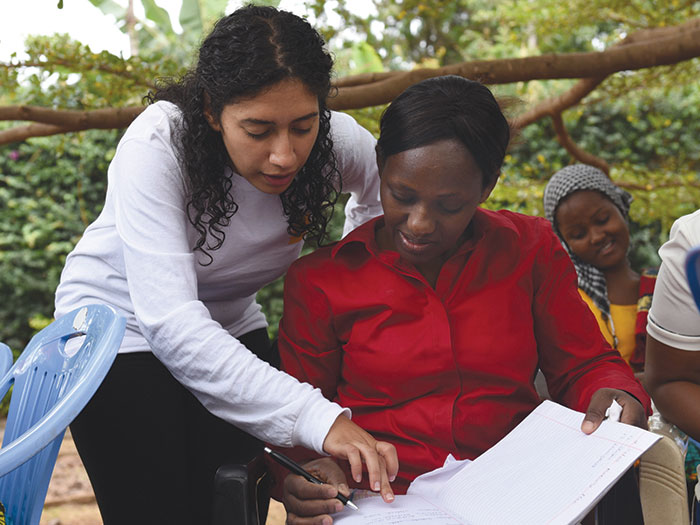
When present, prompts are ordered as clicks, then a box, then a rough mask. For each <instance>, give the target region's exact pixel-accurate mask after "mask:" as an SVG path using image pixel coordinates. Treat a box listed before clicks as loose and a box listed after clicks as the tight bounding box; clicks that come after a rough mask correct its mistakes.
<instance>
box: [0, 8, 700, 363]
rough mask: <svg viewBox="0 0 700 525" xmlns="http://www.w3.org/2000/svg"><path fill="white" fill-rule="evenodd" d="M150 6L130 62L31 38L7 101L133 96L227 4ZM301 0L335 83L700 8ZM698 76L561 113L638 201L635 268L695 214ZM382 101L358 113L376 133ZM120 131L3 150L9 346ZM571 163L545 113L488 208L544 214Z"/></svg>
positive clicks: (179, 62)
mask: <svg viewBox="0 0 700 525" xmlns="http://www.w3.org/2000/svg"><path fill="white" fill-rule="evenodd" d="M91 1H92V2H93V4H95V5H97V6H98V7H100V8H101V9H103V10H104V11H105V12H111V13H115V14H117V16H118V17H119V16H122V17H123V8H122V7H120V6H119V5H118V4H114V3H113V2H111V0H91ZM143 3H144V5H145V7H146V8H147V9H146V12H147V16H146V19H145V20H143V21H141V22H139V24H138V25H137V28H136V29H137V34H138V35H139V39H138V42H139V50H138V54H137V55H135V56H134V57H132V58H129V59H128V60H124V59H123V58H121V57H116V56H114V55H111V54H109V53H106V52H103V53H92V52H91V51H90V49H89V48H87V47H86V46H84V45H83V44H80V43H79V42H75V41H72V40H71V39H70V38H69V37H68V36H66V35H55V36H37V37H32V38H30V39H29V40H28V42H27V46H26V51H27V54H28V58H27V59H22V60H19V59H17V58H16V57H15V58H13V61H11V63H10V64H8V65H5V67H0V105H8V104H17V103H26V104H36V105H43V106H49V107H61V108H70V109H81V108H98V107H109V106H113V107H117V106H120V105H128V104H137V103H140V101H141V99H142V97H143V96H144V95H145V94H146V93H147V91H148V90H149V89H150V88H151V87H152V86H153V83H154V81H155V79H156V78H157V77H168V76H176V75H179V74H180V73H181V72H182V71H183V70H184V68H185V67H186V66H187V65H188V64H189V62H190V61H191V57H192V53H193V49H194V48H195V47H196V43H197V41H198V39H199V38H200V37H201V35H202V32H203V31H205V30H206V29H207V28H208V27H209V25H210V24H211V21H212V20H213V19H215V18H216V17H217V16H218V15H217V13H220V12H221V10H222V9H223V5H225V2H221V1H220V0H201V1H197V0H185V1H184V2H183V9H182V11H181V13H180V23H181V24H182V25H183V27H184V28H185V34H186V37H185V38H183V37H181V36H180V35H177V34H176V33H175V32H174V31H173V29H172V23H171V21H170V19H169V18H168V17H167V13H164V11H163V10H161V9H160V8H158V6H157V5H156V4H155V3H154V2H153V0H149V1H144V2H143ZM266 3H268V4H269V3H272V4H276V3H277V2H266ZM306 4H307V12H308V13H309V14H310V15H311V16H313V17H315V21H316V25H317V27H319V28H320V29H321V30H322V31H323V32H324V34H325V35H326V36H327V38H328V39H329V42H331V47H332V50H333V52H334V54H335V55H336V64H337V70H338V72H337V74H338V76H344V75H347V74H355V73H361V72H369V71H381V70H389V69H407V68H411V67H414V66H418V65H419V66H422V67H437V66H440V65H443V64H449V63H454V62H459V61H464V60H470V59H485V58H503V57H514V56H525V55H532V54H539V53H547V52H571V51H586V50H591V49H595V47H594V43H597V44H596V45H599V46H605V45H609V44H610V43H612V42H614V41H615V39H616V38H619V37H620V35H621V34H623V33H624V32H628V31H633V30H636V29H640V28H643V27H656V26H662V25H672V24H677V23H680V22H683V21H685V20H687V19H689V18H691V17H693V16H698V15H699V14H700V2H693V1H684V2H681V1H680V0H671V1H670V2H667V3H663V4H664V6H659V5H657V4H658V2H653V1H651V0H649V1H647V0H637V1H635V2H633V3H628V2H617V1H613V0H607V1H604V0H586V1H585V2H584V1H583V0H571V1H570V2H567V3H566V5H564V4H561V2H555V1H554V0H533V1H532V2H517V1H515V0H499V1H495V2H492V1H486V0H459V1H447V0H433V1H431V2H424V1H417V0H404V1H403V2H401V3H398V2H390V1H388V0H387V1H383V0H382V1H380V0H375V1H374V2H373V4H374V6H375V12H374V13H373V14H371V15H370V16H356V15H354V14H353V12H352V11H351V10H349V9H348V5H349V4H350V3H349V2H345V1H343V0H339V2H338V5H337V8H336V12H337V13H339V14H340V15H341V23H340V25H338V24H336V25H331V24H330V23H329V22H328V18H329V17H328V12H327V9H328V8H327V5H328V3H324V2H321V1H307V2H306ZM120 9H121V11H120ZM120 13H121V14H120ZM574 14H575V16H574ZM377 23H379V24H380V29H381V30H380V31H377V30H376V27H377V26H376V24H377ZM372 24H375V25H372ZM349 28H351V29H352V34H351V35H350V37H348V36H347V30H348V29H349ZM373 28H374V29H373ZM124 29H126V28H124ZM29 65H32V66H35V67H32V68H29V67H27V66H29ZM37 66H38V67H37ZM699 70H700V66H699V63H698V60H692V61H688V62H685V63H683V64H680V65H678V66H674V67H663V68H655V69H654V70H649V71H641V72H635V73H632V72H625V73H624V74H619V75H615V76H613V77H611V78H610V79H608V80H606V81H605V82H604V83H603V85H602V86H600V87H599V88H598V89H597V90H596V91H595V92H594V93H593V94H592V95H591V96H589V97H588V98H587V99H586V100H585V101H584V104H583V105H580V106H578V107H577V108H576V109H573V110H570V111H567V112H566V113H565V115H564V118H565V123H566V125H567V129H568V131H569V133H570V135H571V136H572V138H573V140H574V141H575V142H576V143H577V144H579V145H580V146H581V147H582V148H584V149H585V150H587V151H589V152H592V153H594V154H596V155H598V156H600V157H602V158H604V159H606V160H607V161H608V162H609V163H610V164H611V166H612V167H613V169H612V174H611V175H612V178H613V180H615V181H616V182H618V183H620V184H623V185H625V186H626V187H628V188H629V190H630V191H631V193H632V194H633V195H634V197H635V202H634V203H633V205H632V210H631V218H632V236H633V241H634V246H633V251H632V255H631V257H632V260H633V264H634V265H635V267H637V268H641V267H644V266H653V265H656V264H658V256H657V255H656V250H657V249H658V247H659V245H660V244H661V243H662V242H663V241H664V240H665V239H666V236H667V232H668V229H669V228H670V225H671V223H672V222H673V220H675V219H676V218H677V217H679V216H681V215H684V214H686V213H689V212H691V211H693V210H695V209H697V208H698V207H700V179H699V174H700V118H699V117H700V114H699V113H700V88H699V87H698V85H697V82H696V80H695V79H696V78H697V75H698V73H699V72H700V71H699ZM572 84H573V82H572V81H549V82H531V83H527V84H514V85H508V86H498V87H496V88H494V91H495V92H496V94H497V95H499V96H504V97H505V96H508V97H510V96H516V97H518V98H519V99H520V100H522V101H523V104H522V106H523V107H521V108H520V109H523V108H524V107H525V106H531V105H533V104H535V103H536V102H537V101H539V100H543V99H545V98H548V97H550V96H552V95H553V94H557V93H560V92H562V91H564V90H565V89H567V87H569V86H571V85H572ZM382 109H383V108H382V107H374V108H367V109H363V110H359V111H353V112H351V113H352V114H353V116H355V118H357V119H358V121H360V123H361V124H363V125H364V126H365V127H367V128H368V129H370V130H371V131H372V132H373V133H375V134H376V132H377V121H378V118H379V115H380V114H381V111H382ZM517 110H518V108H515V110H514V111H515V112H517ZM5 125H9V124H5ZM0 127H2V125H0ZM120 135H121V132H119V131H89V132H81V133H72V134H66V135H59V136H54V137H46V138H36V139H31V140H29V141H27V142H23V143H18V144H11V145H7V146H2V147H0V296H1V297H3V299H4V300H3V302H2V304H0V341H4V342H6V343H8V344H9V345H10V346H11V347H12V348H14V349H15V350H19V349H21V348H23V347H24V345H25V344H26V342H27V341H28V339H29V338H30V337H31V335H32V334H33V333H34V332H35V331H36V330H38V329H40V328H41V327H43V326H45V325H46V324H47V323H48V322H50V320H51V317H52V312H53V293H54V290H55V288H56V285H57V283H58V279H59V276H60V272H61V269H62V267H63V264H64V262H65V257H66V255H67V254H68V253H69V252H70V250H71V249H72V247H73V246H74V245H75V243H76V242H77V241H78V239H79V238H80V236H81V234H82V232H83V230H84V229H85V227H86V226H87V225H88V224H89V223H90V222H91V221H92V220H93V219H94V218H95V217H96V216H97V214H99V212H100V210H101V207H102V205H103V200H104V194H105V190H106V187H105V185H106V171H107V166H108V164H109V162H110V160H111V158H112V156H113V154H114V150H115V147H116V144H117V142H118V140H119V137H120ZM571 162H572V160H571V158H570V157H569V155H568V154H567V153H566V152H565V151H564V150H563V148H561V146H559V144H558V143H557V141H556V139H555V133H554V130H553V128H552V126H551V124H550V122H549V121H547V120H543V121H541V122H538V123H537V124H535V125H532V126H529V127H527V128H526V129H524V130H523V131H522V133H521V135H520V136H519V137H518V138H517V140H516V142H515V143H514V144H513V146H512V148H511V150H510V151H509V154H508V157H507V159H506V164H505V166H504V170H503V175H502V178H501V180H500V182H499V184H498V186H497V187H496V190H495V191H494V193H493V195H492V197H491V198H490V200H489V201H488V202H487V204H486V205H487V206H488V207H491V208H508V209H511V210H515V211H520V212H523V213H529V214H535V215H541V214H542V192H543V189H544V185H545V184H546V181H547V179H548V178H549V177H550V176H551V175H552V174H553V173H554V172H555V171H556V170H557V169H559V168H561V167H563V166H565V165H567V164H569V163H571ZM336 211H337V213H336V214H335V217H334V220H333V226H332V230H333V232H334V233H333V235H334V236H335V238H338V237H339V236H340V232H341V230H342V221H343V214H342V203H341V204H339V206H338V208H337V210H336ZM310 249H313V248H312V247H308V246H307V247H306V248H305V250H306V251H308V250H310ZM281 290H282V280H278V281H276V282H274V283H272V284H270V285H269V286H267V287H266V288H264V289H263V290H261V291H260V293H259V294H258V298H259V301H260V302H261V304H262V305H263V308H264V310H265V312H266V313H267V315H268V320H269V322H270V333H271V335H273V336H274V335H275V334H276V330H277V322H278V320H279V316H280V313H281V311H282V297H281Z"/></svg>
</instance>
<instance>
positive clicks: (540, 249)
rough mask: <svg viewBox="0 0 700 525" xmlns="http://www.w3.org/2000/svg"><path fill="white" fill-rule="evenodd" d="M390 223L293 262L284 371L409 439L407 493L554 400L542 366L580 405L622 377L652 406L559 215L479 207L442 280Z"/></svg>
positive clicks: (283, 330) (384, 433) (373, 427)
mask: <svg viewBox="0 0 700 525" xmlns="http://www.w3.org/2000/svg"><path fill="white" fill-rule="evenodd" d="M381 221H382V218H381V217H379V218H377V219H375V220H373V221H370V222H369V223H367V224H365V225H363V226H361V227H359V228H358V229H356V230H355V231H354V232H352V233H351V234H350V235H348V236H347V237H346V238H345V239H343V240H342V241H340V242H338V243H336V244H334V245H332V246H330V247H326V248H322V249H319V250H317V251H315V252H314V253H312V254H310V255H308V256H306V257H303V258H301V259H299V260H298V261H297V262H295V263H294V264H293V265H292V267H291V268H290V270H289V271H288V273H287V277H286V281H285V292H284V317H283V319H282V321H281V323H280V330H279V349H280V353H281V358H282V364H283V368H284V370H286V371H287V372H289V373H290V374H292V375H294V376H295V377H297V378H299V379H300V380H302V381H307V382H309V383H311V384H313V385H316V386H318V387H319V388H321V389H322V391H323V393H324V395H325V396H326V397H327V398H329V399H332V400H334V401H336V402H337V403H339V404H340V405H342V406H344V407H349V408H350V409H352V413H353V421H355V422H356V423H357V424H358V425H360V426H361V427H363V428H364V429H366V430H367V431H369V432H370V433H372V435H374V437H375V438H376V439H379V440H385V441H388V442H391V443H393V444H394V445H395V446H396V449H397V452H398V455H399V462H400V472H399V477H398V478H397V481H396V483H394V484H393V487H394V490H396V491H397V493H401V492H405V490H406V488H407V486H408V484H409V483H410V481H412V480H413V479H414V478H415V477H416V476H418V475H420V474H422V473H424V472H427V471H429V470H432V469H435V468H437V467H440V466H442V464H443V462H444V460H445V458H446V456H447V454H450V453H451V454H452V455H453V456H455V457H457V458H459V459H462V458H475V457H476V456H478V455H479V454H481V453H482V452H484V451H485V450H487V449H488V448H489V447H491V446H492V445H494V444H495V443H496V442H497V441H498V440H500V439H501V438H502V437H503V436H505V435H506V434H507V433H508V432H509V431H510V430H511V429H512V428H513V427H514V426H515V425H517V424H518V423H519V422H520V421H521V420H522V419H523V418H524V417H525V416H526V415H527V414H528V413H529V412H530V411H532V410H533V409H534V408H535V407H536V406H537V405H538V404H539V402H540V399H539V397H538V395H537V393H536V391H535V387H534V385H533V380H534V378H535V374H536V372H537V369H538V368H541V369H542V371H543V373H544V374H545V377H546V379H547V384H548V387H549V391H550V394H551V395H552V398H553V399H554V400H556V401H558V402H560V403H562V404H564V405H566V406H569V407H571V408H573V409H576V410H580V411H585V410H586V408H587V406H588V403H589V401H590V398H591V395H592V394H593V393H594V392H595V391H596V390H597V389H599V388H602V387H612V388H618V389H621V390H625V391H627V392H629V393H630V394H632V395H634V396H635V397H636V398H637V399H639V400H640V401H641V402H642V404H643V405H644V407H645V408H646V410H647V411H649V410H650V401H649V397H648V395H647V394H646V392H645V391H644V389H643V388H642V386H641V385H640V384H639V383H638V382H637V381H636V380H635V379H634V377H633V375H632V371H631V370H630V368H629V366H628V365H627V364H626V363H625V362H624V361H623V360H622V359H621V358H620V355H619V354H618V353H617V352H616V351H614V350H613V349H612V348H610V346H608V344H607V343H606V342H605V340H604V339H603V337H602V336H601V334H600V330H599V329H598V325H597V324H596V321H595V319H594V318H593V315H592V314H591V312H590V311H589V309H588V307H587V306H586V304H585V303H584V302H583V301H582V299H581V297H580V296H579V293H578V290H577V285H576V273H575V270H574V267H573V265H572V264H571V261H570V259H569V257H568V255H567V254H566V252H565V251H564V250H563V248H562V247H561V244H560V242H559V240H558V239H557V237H556V236H555V235H554V234H553V233H552V230H551V227H550V225H549V223H548V222H547V221H546V220H544V219H541V218H537V217H529V216H525V215H521V214H517V213H512V212H508V211H500V212H492V211H486V210H481V209H479V210H477V212H476V214H475V216H474V218H473V220H472V223H471V225H470V230H471V232H470V233H471V236H470V238H469V239H468V240H467V241H466V242H465V243H464V244H463V245H462V246H461V247H460V248H459V249H458V251H457V252H456V253H455V254H454V255H453V256H452V257H451V258H450V259H449V260H447V261H446V262H445V264H444V266H443V268H442V270H441V272H440V275H439V277H438V280H437V283H436V286H435V288H434V289H433V288H432V287H431V286H430V285H429V284H428V283H427V281H426V280H425V279H424V278H423V277H422V276H421V274H420V273H419V272H418V271H417V270H416V269H415V268H414V267H412V266H409V265H407V264H405V263H403V262H402V261H401V260H400V259H399V255H398V253H396V252H393V251H386V250H381V249H380V248H379V247H378V246H377V243H376V241H375V229H376V228H377V226H378V225H380V224H381ZM348 479H349V480H351V479H352V478H351V477H348ZM365 483H366V479H365Z"/></svg>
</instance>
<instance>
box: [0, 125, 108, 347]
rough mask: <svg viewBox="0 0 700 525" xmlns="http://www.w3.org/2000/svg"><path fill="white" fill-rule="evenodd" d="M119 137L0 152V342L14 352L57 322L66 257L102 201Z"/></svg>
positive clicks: (63, 139) (60, 139)
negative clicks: (58, 288)
mask: <svg viewBox="0 0 700 525" xmlns="http://www.w3.org/2000/svg"><path fill="white" fill-rule="evenodd" d="M118 137H119V133H118V132H116V131H91V132H85V133H80V134H69V135H62V136H57V137H50V138H41V139H34V140H32V141H31V142H29V143H22V144H20V145H14V146H12V145H11V146H3V147H1V148H0V297H2V298H3V302H2V305H1V306H0V341H3V342H5V343H6V344H8V345H9V346H10V348H12V349H13V350H14V351H15V352H16V353H17V352H19V351H20V350H21V349H22V348H24V346H25V345H26V343H27V342H28V341H29V339H30V338H31V336H32V335H33V334H34V333H35V332H36V331H37V330H39V329H41V328H43V327H44V326H46V325H47V324H48V323H49V322H51V320H52V319H53V299H54V292H55V289H56V286H57V285H58V281H59V277H60V273H61V270H62V268H63V265H64V263H65V259H66V255H67V254H68V253H69V252H70V251H71V250H72V249H73V247H74V245H75V243H76V242H77V241H78V239H79V238H80V236H81V235H82V232H83V230H84V229H85V227H86V226H87V224H89V223H90V222H91V221H92V220H93V219H94V218H95V217H96V216H97V214H98V213H99V212H100V210H101V209H102V205H103V203H104V196H105V190H106V183H107V176H106V174H107V166H108V164H109V161H110V160H111V159H112V156H113V155H114V148H115V146H116V144H117V141H118Z"/></svg>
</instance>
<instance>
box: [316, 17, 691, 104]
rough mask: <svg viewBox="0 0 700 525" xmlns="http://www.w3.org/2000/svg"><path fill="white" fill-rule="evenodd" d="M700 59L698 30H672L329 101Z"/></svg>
mask: <svg viewBox="0 0 700 525" xmlns="http://www.w3.org/2000/svg"><path fill="white" fill-rule="evenodd" d="M697 56H700V28H693V29H690V30H688V31H675V32H672V33H670V35H668V36H666V35H665V37H664V38H662V39H654V40H651V41H644V42H640V43H634V44H630V45H625V46H620V47H613V48H611V49H608V50H605V51H601V52H590V53H568V54H563V55H541V56H534V57H525V58H515V59H505V60H477V61H473V62H463V63H461V64H454V65H450V66H445V67H441V68H436V69H415V70H413V71H408V72H404V73H400V74H396V75H392V76H389V77H388V78H385V79H384V80H380V81H379V82H374V83H372V84H365V85H356V86H351V87H345V88H340V89H339V90H338V95H337V96H336V97H335V98H332V99H330V100H329V105H330V106H331V107H332V108H333V109H358V108H363V107H368V106H376V105H379V104H385V103H387V102H390V101H391V100H393V99H394V98H395V97H396V96H397V95H398V94H399V93H401V92H402V91H403V90H404V89H406V88H407V87H409V86H411V85H413V84H415V83H417V82H420V81H421V80H425V79H426V78H431V77H436V76H440V75H448V74H453V75H460V76H463V77H467V78H473V79H477V80H480V81H481V82H484V83H486V84H507V83H511V82H521V81H528V80H535V79H555V78H586V77H605V76H607V75H609V74H611V73H614V72H617V71H623V70H636V69H643V68H646V67H654V66H660V65H669V64H676V63H678V62H681V61H683V60H688V59H691V58H695V57H697Z"/></svg>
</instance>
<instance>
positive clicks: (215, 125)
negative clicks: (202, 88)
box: [204, 93, 221, 132]
mask: <svg viewBox="0 0 700 525" xmlns="http://www.w3.org/2000/svg"><path fill="white" fill-rule="evenodd" d="M204 118H206V119H207V122H208V123H209V126H211V129H213V130H214V131H219V132H220V131H221V124H220V123H219V120H218V119H216V118H214V115H213V114H212V112H211V99H210V98H209V93H204Z"/></svg>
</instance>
